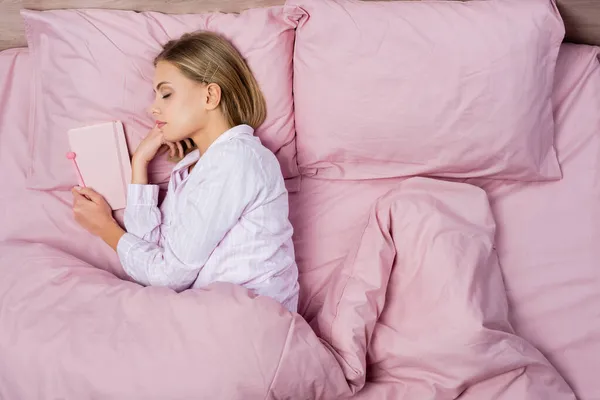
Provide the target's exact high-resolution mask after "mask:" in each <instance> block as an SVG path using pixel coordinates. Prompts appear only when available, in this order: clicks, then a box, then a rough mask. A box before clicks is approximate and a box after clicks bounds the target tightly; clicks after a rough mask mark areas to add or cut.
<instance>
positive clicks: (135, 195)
mask: <svg viewBox="0 0 600 400" xmlns="http://www.w3.org/2000/svg"><path fill="white" fill-rule="evenodd" d="M158 190H159V188H158V185H137V184H130V185H129V186H128V187H127V206H126V207H125V214H124V220H123V223H124V224H125V230H126V231H127V232H129V233H130V234H132V235H133V236H137V237H138V238H140V239H143V240H145V241H148V242H152V243H158V241H159V238H160V225H161V222H162V215H161V213H160V210H159V208H158Z"/></svg>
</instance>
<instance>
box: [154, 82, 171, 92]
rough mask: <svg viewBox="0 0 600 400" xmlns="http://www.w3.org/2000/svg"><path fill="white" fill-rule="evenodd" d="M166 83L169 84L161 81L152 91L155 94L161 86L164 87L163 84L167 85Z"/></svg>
mask: <svg viewBox="0 0 600 400" xmlns="http://www.w3.org/2000/svg"><path fill="white" fill-rule="evenodd" d="M167 83H169V82H167V81H162V82H161V83H159V84H158V85H156V89H154V91H155V92H156V91H157V90H158V89H160V87H161V86H162V85H165V84H167Z"/></svg>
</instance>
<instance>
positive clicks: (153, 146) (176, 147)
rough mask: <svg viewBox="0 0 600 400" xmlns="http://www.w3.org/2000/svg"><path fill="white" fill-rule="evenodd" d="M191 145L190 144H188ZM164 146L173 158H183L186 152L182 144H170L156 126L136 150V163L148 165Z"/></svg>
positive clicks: (134, 159)
mask: <svg viewBox="0 0 600 400" xmlns="http://www.w3.org/2000/svg"><path fill="white" fill-rule="evenodd" d="M188 145H189V143H188ZM163 146H164V149H165V151H166V150H167V149H168V150H169V152H170V153H169V155H170V157H171V158H174V157H176V156H179V157H180V158H183V156H184V151H183V145H182V143H181V142H176V143H173V142H168V141H166V140H165V137H164V136H163V133H162V132H161V130H160V129H159V128H158V126H156V125H155V126H154V128H152V129H151V130H150V132H148V135H147V136H146V137H145V138H144V140H142V142H141V143H140V144H139V146H138V148H137V149H136V150H135V153H134V154H133V161H134V163H145V164H148V163H149V162H150V161H152V159H153V158H154V157H155V156H156V154H157V153H158V152H159V150H160V148H161V147H163Z"/></svg>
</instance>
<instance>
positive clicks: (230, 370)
mask: <svg viewBox="0 0 600 400" xmlns="http://www.w3.org/2000/svg"><path fill="white" fill-rule="evenodd" d="M40 199H41V197H40ZM49 204H52V205H53V206H55V207H59V206H60V207H67V205H65V204H63V203H61V202H57V201H54V202H50V200H48V204H46V205H44V207H42V208H43V209H44V212H47V211H51V210H48V208H49ZM494 231H495V223H494V220H493V217H492V214H491V212H490V208H489V203H488V200H487V197H486V195H485V192H484V191H482V190H481V189H479V188H477V187H475V186H472V185H469V184H465V183H455V182H445V181H439V180H434V179H427V178H412V179H408V180H405V181H403V182H402V183H399V184H398V186H397V187H396V188H395V189H394V190H392V191H390V192H389V193H388V194H386V195H385V196H383V197H381V198H380V199H379V200H378V201H377V202H376V204H374V205H373V208H372V212H371V213H370V216H369V218H368V221H366V223H365V228H364V231H363V232H362V234H361V235H360V236H358V237H356V238H354V240H355V246H354V247H353V250H352V251H351V252H350V253H349V254H348V255H347V257H346V259H345V260H344V261H343V262H341V263H340V265H339V266H338V269H337V272H336V273H335V274H334V275H333V278H332V279H334V280H335V281H334V283H333V284H332V285H331V287H330V290H329V291H328V293H327V295H326V297H325V303H324V305H323V307H321V309H320V311H319V312H318V313H317V314H316V317H315V318H313V319H311V320H310V321H305V320H304V319H303V318H302V316H300V315H297V314H291V313H289V312H288V311H286V310H285V309H284V308H283V307H282V306H280V305H279V304H277V303H276V302H275V301H273V300H271V299H269V298H265V297H256V296H254V295H253V294H251V293H249V292H248V291H247V290H245V289H243V288H241V287H237V286H234V285H230V284H225V283H220V284H214V285H212V286H210V287H207V288H206V289H194V290H188V291H185V292H183V293H180V294H176V293H175V292H173V291H171V290H169V289H165V288H156V287H147V288H144V287H141V286H139V285H137V284H135V283H132V282H127V281H123V280H120V279H119V278H117V277H115V276H114V275H113V274H111V273H109V272H106V271H104V270H102V269H100V268H96V267H98V265H91V264H89V263H87V262H85V261H82V260H81V259H80V258H77V257H75V256H73V255H71V254H70V253H68V252H66V251H64V250H60V249H58V248H56V246H51V245H49V244H44V243H33V241H27V240H22V239H20V240H11V239H10V238H8V239H6V240H3V241H2V242H1V243H0V398H1V399H7V400H13V399H14V400H20V399H27V400H29V399H59V398H61V399H94V398H98V399H127V400H131V399H192V398H193V399H335V398H347V397H356V398H364V399H415V400H422V399H455V398H460V399H507V400H514V399H520V400H521V399H544V400H546V399H552V400H561V399H574V398H575V396H574V395H573V392H572V391H571V389H570V388H569V387H568V385H567V384H566V383H565V381H564V380H563V379H562V377H561V376H560V375H559V374H558V373H557V372H556V371H555V369H554V368H553V367H552V366H551V365H550V364H549V362H548V361H547V360H546V359H545V358H544V357H543V355H542V354H541V353H540V352H538V351H537V350H536V349H535V348H534V347H533V346H531V345H530V344H529V343H527V342H526V341H525V340H523V339H522V338H520V337H518V336H516V335H515V334H514V332H513V329H512V327H511V325H510V323H509V318H508V311H509V310H508V306H507V300H506V291H505V288H504V284H503V281H502V275H501V271H500V268H499V266H498V262H497V258H496V254H495V250H494V233H495V232H494ZM72 240H78V239H77V238H76V237H74V238H72Z"/></svg>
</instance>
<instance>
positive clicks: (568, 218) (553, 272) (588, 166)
mask: <svg viewBox="0 0 600 400" xmlns="http://www.w3.org/2000/svg"><path fill="white" fill-rule="evenodd" d="M599 51H600V48H598V47H589V46H581V45H572V44H564V45H562V46H561V51H560V54H559V58H558V62H557V67H556V78H555V90H554V93H553V103H554V112H555V119H556V146H557V152H558V156H559V160H560V163H561V166H562V168H563V173H564V177H563V179H562V180H560V181H555V182H538V183H527V182H515V183H511V182H506V181H499V180H489V179H487V180H483V179H476V180H475V179H471V180H468V182H469V183H471V184H477V185H479V186H481V187H483V188H485V190H486V191H487V193H488V197H489V198H490V201H491V207H492V211H493V214H494V219H495V220H496V221H497V227H498V228H497V232H496V241H495V246H496V248H497V251H498V256H499V262H500V265H501V268H502V274H503V278H504V281H505V286H506V289H507V296H508V301H509V310H510V320H511V322H512V324H513V327H514V329H515V331H516V333H517V334H518V335H520V336H521V337H523V338H525V339H526V340H527V341H529V342H530V343H532V344H533V345H535V346H536V347H537V348H538V349H539V350H540V351H541V352H542V353H543V354H544V355H545V356H546V357H547V358H548V359H549V361H550V362H551V363H552V364H553V365H554V366H555V367H556V369H557V370H558V372H559V373H560V374H561V375H562V376H563V377H564V378H565V379H566V381H567V382H568V384H569V385H570V387H571V388H572V389H573V390H574V391H575V393H576V395H577V398H579V399H596V398H600V385H599V384H598V380H597V373H596V371H598V370H599V369H600V359H599V358H598V357H596V354H599V353H600V318H599V317H598V309H600V269H599V268H598V260H599V259H600V248H599V247H598V245H597V244H598V243H600V229H599V227H598V223H597V221H598V216H600V175H599V174H598V172H597V171H598V170H599V168H600V115H599V114H598V112H597V110H598V109H600V96H599V94H600V63H599V60H598V57H597V55H598V53H599ZM402 181H403V180H402V179H386V180H384V179H380V180H367V181H362V182H355V181H327V180H318V179H305V180H303V183H302V190H301V191H300V192H299V193H296V194H294V195H293V196H292V197H291V210H292V211H293V214H292V222H293V224H294V227H295V231H296V233H295V238H294V243H295V245H296V253H297V261H298V266H299V268H300V271H301V275H300V287H301V304H300V307H299V310H300V312H301V313H303V315H305V316H306V317H307V318H308V319H309V320H311V321H312V320H314V319H316V318H317V316H318V314H319V312H320V310H321V309H322V308H323V305H324V304H325V301H326V300H325V297H326V293H327V292H328V291H329V290H332V288H333V287H335V285H336V278H335V274H336V273H337V272H336V269H337V268H338V266H339V265H340V264H341V263H342V262H343V260H344V257H345V256H346V254H347V253H348V252H349V251H350V249H351V247H352V245H353V240H354V238H356V237H357V236H360V235H361V233H362V231H363V229H364V224H365V221H367V219H368V217H369V207H370V205H371V204H373V202H375V201H376V200H377V199H378V198H379V197H381V196H382V195H383V194H385V193H386V192H387V191H389V190H391V189H392V188H394V187H397V186H398V185H399V184H400V183H401V182H402ZM407 208H410V209H412V208H413V207H407ZM407 228H409V227H407ZM407 228H405V229H407ZM482 273H483V272H482ZM409 276H410V275H409ZM432 279H433V280H435V278H432ZM400 284H402V282H400ZM388 290H389V289H388ZM443 298H445V297H442V299H443ZM384 314H385V313H384ZM395 315H404V314H399V313H398V314H395ZM453 315H454V314H453ZM412 320H413V318H411V319H410V320H409V321H412ZM394 327H395V325H393V326H392V327H391V328H394ZM440 329H442V328H440ZM386 330H387V331H388V332H389V331H390V329H386ZM376 331H377V330H376ZM392 336H393V335H390V334H389V333H388V336H387V338H388V339H389V342H388V343H387V347H386V349H387V348H390V349H394V348H395V347H396V346H397V345H395V344H394V342H393V340H392V339H391V337H392ZM402 344H403V345H404V348H403V349H406V348H411V346H413V343H412V342H410V343H408V342H402ZM386 351H389V352H391V351H393V350H386ZM375 360H377V359H376V358H375V359H373V362H374V363H375ZM391 360H393V358H390V360H388V361H386V362H385V363H384V365H386V366H387V367H390V368H392V367H395V368H399V369H401V368H404V369H410V368H412V364H410V365H407V364H406V363H401V362H398V363H397V364H394V363H393V362H392V361H391ZM379 365H380V364H378V363H375V368H376V370H377V371H379V372H378V374H381V375H384V374H387V375H386V376H387V379H388V380H389V381H390V382H395V383H390V384H389V386H390V387H392V386H393V385H394V384H396V385H397V382H396V381H395V380H394V379H393V376H392V373H391V372H389V371H388V369H386V368H384V367H380V366H379ZM454 368H455V365H454V364H452V363H450V362H448V370H449V371H452V370H454ZM401 386H403V387H409V386H410V383H408V382H402V384H401ZM379 387H381V388H382V389H381V390H382V392H378V391H377V390H373V393H379V394H381V393H387V394H388V395H389V398H393V396H392V395H391V393H394V392H393V389H387V390H388V391H387V392H386V391H385V390H384V389H383V388H384V387H385V384H383V383H380V384H379ZM370 390H371V389H369V384H367V388H366V389H365V393H368V392H369V391H370ZM432 390H433V389H432ZM359 395H360V393H359ZM423 397H425V396H423ZM373 398H377V397H375V396H374V397H373ZM381 398H385V397H383V396H382V397H381ZM399 398H402V397H399ZM408 398H410V397H408ZM475 398H477V397H475ZM480 398H486V399H487V398H493V397H491V396H481V397H480ZM514 398H515V399H516V398H521V397H519V396H515V397H514ZM532 398H543V397H535V396H533V397H532ZM548 398H549V399H550V398H554V397H553V396H549V397H548Z"/></svg>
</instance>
